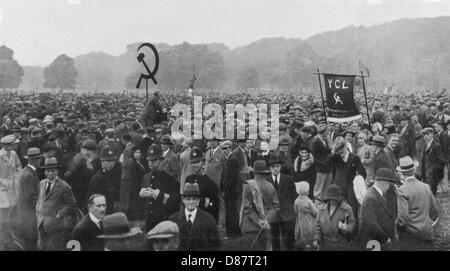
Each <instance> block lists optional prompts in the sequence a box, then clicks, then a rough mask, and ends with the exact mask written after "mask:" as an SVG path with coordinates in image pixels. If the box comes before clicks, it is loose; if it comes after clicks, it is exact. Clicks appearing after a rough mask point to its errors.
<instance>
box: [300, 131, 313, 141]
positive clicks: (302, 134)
mask: <svg viewBox="0 0 450 271" xmlns="http://www.w3.org/2000/svg"><path fill="white" fill-rule="evenodd" d="M310 137H311V134H310V133H305V132H302V133H301V138H302V140H303V141H306V140H308V139H309V138H310Z"/></svg>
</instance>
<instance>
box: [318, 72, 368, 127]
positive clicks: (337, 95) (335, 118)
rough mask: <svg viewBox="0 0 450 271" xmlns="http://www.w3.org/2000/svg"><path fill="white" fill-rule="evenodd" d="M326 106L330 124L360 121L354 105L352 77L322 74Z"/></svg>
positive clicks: (359, 115)
mask: <svg viewBox="0 0 450 271" xmlns="http://www.w3.org/2000/svg"><path fill="white" fill-rule="evenodd" d="M323 78H324V82H325V83H324V84H325V93H326V105H327V109H326V110H327V120H328V121H331V122H348V121H353V120H357V119H360V118H361V117H362V115H361V114H360V113H359V110H358V108H357V107H356V104H355V98H354V93H353V86H354V82H355V76H354V75H336V74H324V75H323Z"/></svg>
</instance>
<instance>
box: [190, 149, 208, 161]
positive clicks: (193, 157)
mask: <svg viewBox="0 0 450 271" xmlns="http://www.w3.org/2000/svg"><path fill="white" fill-rule="evenodd" d="M203 159H204V156H203V152H202V151H201V150H200V149H199V148H197V147H194V148H192V150H191V151H190V153H189V162H190V163H197V162H200V161H202V160H203Z"/></svg>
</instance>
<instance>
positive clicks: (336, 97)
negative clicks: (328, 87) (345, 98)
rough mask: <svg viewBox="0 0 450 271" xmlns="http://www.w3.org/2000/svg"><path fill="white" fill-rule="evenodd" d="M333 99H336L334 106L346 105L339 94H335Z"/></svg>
mask: <svg viewBox="0 0 450 271" xmlns="http://www.w3.org/2000/svg"><path fill="white" fill-rule="evenodd" d="M333 98H334V104H335V105H336V104H337V103H341V104H342V105H344V103H343V102H342V101H341V97H339V96H338V94H337V92H335V93H334V95H333Z"/></svg>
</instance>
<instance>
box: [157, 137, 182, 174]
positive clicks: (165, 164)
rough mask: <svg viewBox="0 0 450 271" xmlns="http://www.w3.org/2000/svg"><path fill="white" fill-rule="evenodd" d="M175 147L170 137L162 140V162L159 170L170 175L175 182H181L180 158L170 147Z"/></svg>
mask: <svg viewBox="0 0 450 271" xmlns="http://www.w3.org/2000/svg"><path fill="white" fill-rule="evenodd" d="M172 145H173V142H172V138H171V137H170V136H169V135H163V136H162V138H161V149H162V157H163V159H162V161H161V163H160V165H159V169H160V170H162V171H165V172H167V173H168V174H170V175H171V176H172V177H173V178H174V179H175V180H177V181H178V182H179V181H180V172H181V165H180V161H179V158H178V157H177V155H176V154H175V153H173V152H172V150H171V149H170V147H171V146H172Z"/></svg>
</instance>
